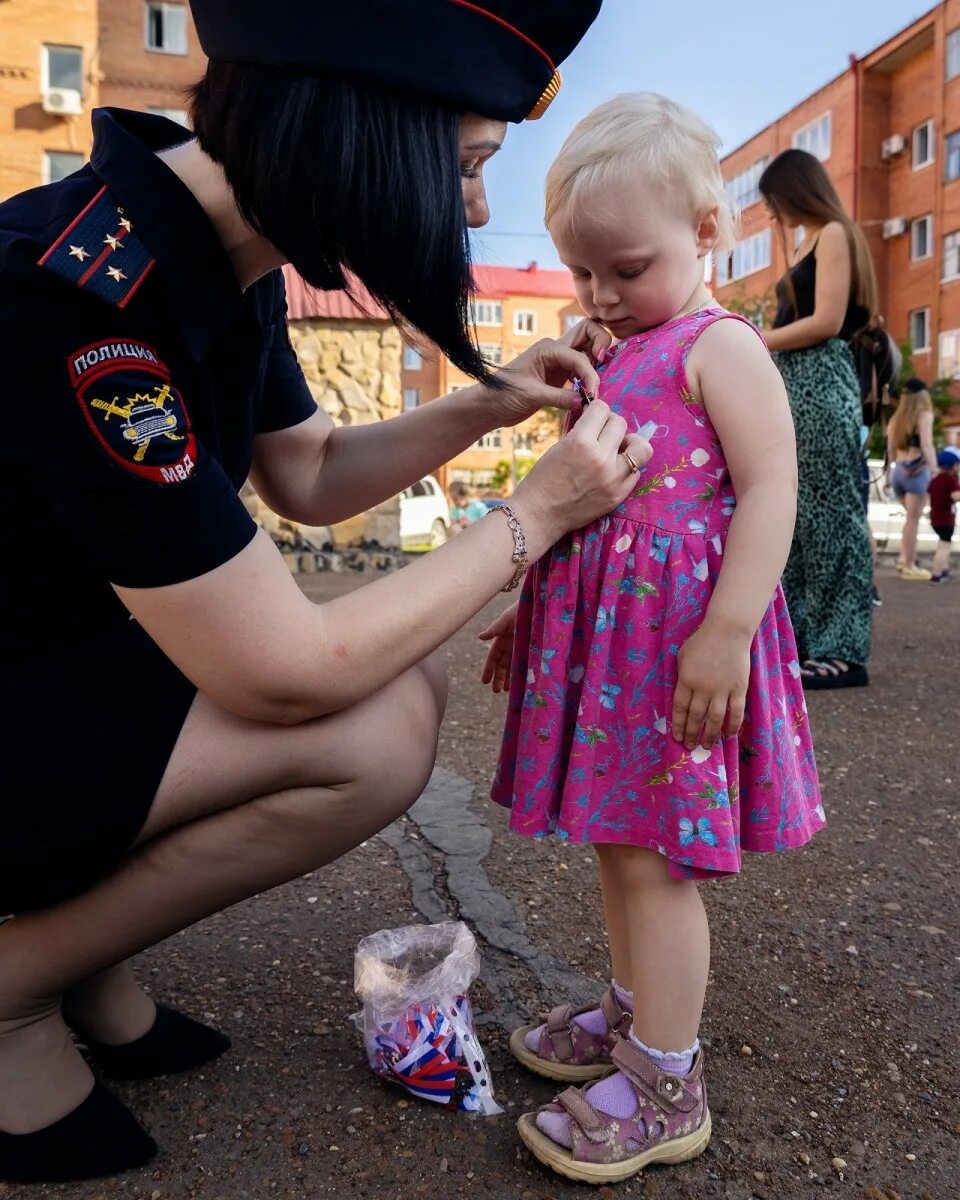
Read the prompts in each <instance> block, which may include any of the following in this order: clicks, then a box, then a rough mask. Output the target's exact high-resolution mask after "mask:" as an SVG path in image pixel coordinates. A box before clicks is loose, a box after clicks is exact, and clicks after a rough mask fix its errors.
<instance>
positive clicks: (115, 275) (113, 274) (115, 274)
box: [107, 267, 126, 283]
mask: <svg viewBox="0 0 960 1200" xmlns="http://www.w3.org/2000/svg"><path fill="white" fill-rule="evenodd" d="M107 274H108V275H109V276H110V278H111V279H115V280H116V281H117V283H119V282H120V280H121V279H126V275H124V273H123V272H122V271H121V270H120V268H119V267H107Z"/></svg>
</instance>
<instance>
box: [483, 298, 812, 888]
mask: <svg viewBox="0 0 960 1200" xmlns="http://www.w3.org/2000/svg"><path fill="white" fill-rule="evenodd" d="M724 319H740V318H731V315H730V314H729V313H725V312H723V311H722V310H719V309H716V308H712V309H707V310H705V311H701V312H698V313H692V314H690V315H688V316H685V317H680V318H677V319H676V320H674V321H670V322H668V323H667V324H666V325H662V326H660V327H659V328H657V329H654V330H651V331H649V332H647V333H644V334H638V335H637V336H635V337H632V338H627V339H626V340H625V341H623V342H620V343H619V344H618V345H617V346H616V347H615V348H614V350H613V352H612V353H611V355H610V357H609V358H608V360H607V362H606V363H605V364H604V367H603V369H602V371H601V377H602V385H603V386H602V389H601V392H602V396H603V399H604V400H605V401H606V402H607V403H608V404H609V405H610V406H611V408H613V410H614V411H615V412H618V413H620V414H621V415H622V416H623V417H624V418H625V419H626V421H627V423H628V425H629V427H630V429H631V432H639V433H642V434H643V435H644V436H646V437H647V438H649V439H650V442H651V445H652V446H653V457H652V458H651V459H650V461H649V462H648V463H647V464H646V466H645V467H644V469H643V470H642V472H641V474H640V475H639V477H638V482H637V487H636V489H635V490H634V492H633V494H632V495H631V496H630V497H629V498H628V499H627V500H625V501H624V502H623V503H622V504H621V505H620V506H619V507H618V508H617V509H615V510H614V512H613V513H611V515H610V516H608V517H604V518H603V519H602V520H600V521H596V522H594V523H593V524H592V525H589V526H588V527H587V528H586V529H582V530H580V531H579V532H577V533H573V534H568V535H567V536H566V537H565V538H563V539H562V540H561V541H560V542H558V543H557V545H556V546H554V548H553V549H552V550H551V551H550V552H549V553H548V554H546V555H545V556H544V557H543V558H542V559H541V560H540V561H539V562H538V563H535V564H534V566H533V567H531V569H530V571H529V572H528V573H527V578H526V581H525V583H524V586H523V591H522V593H521V597H520V606H519V612H518V618H517V628H516V635H515V640H514V652H513V667H512V673H511V686H510V696H509V709H508V714H507V721H506V729H505V731H504V736H503V746H502V749H501V753H500V762H499V765H498V768H497V774H496V778H495V780H494V784H493V798H494V800H496V801H497V802H498V803H499V804H503V805H506V806H507V807H510V808H511V809H512V814H511V820H510V827H511V829H513V830H514V831H515V832H516V833H521V834H525V835H527V836H529V837H545V836H546V835H547V834H549V833H556V834H557V836H558V837H561V838H564V839H567V840H569V841H573V842H621V843H626V844H629V845H634V846H644V847H649V848H650V849H653V850H656V851H659V853H661V854H663V855H665V856H666V857H667V858H668V859H669V861H670V872H671V874H673V875H675V876H677V877H678V878H691V877H692V878H709V877H711V876H712V875H714V874H717V873H731V872H736V871H739V870H740V865H741V850H742V849H747V850H755V851H774V850H787V849H790V848H792V847H794V846H799V845H801V844H803V843H804V842H807V841H809V839H810V838H811V837H812V836H813V834H814V833H816V831H817V830H818V829H820V828H821V827H822V826H823V825H824V823H825V817H824V813H823V808H822V806H821V803H820V790H819V783H818V779H817V769H816V762H815V760H814V754H813V747H812V744H811V739H810V728H809V725H808V723H807V710H806V705H805V703H804V696H803V688H802V686H801V682H800V666H799V663H798V661H797V650H796V645H795V643H794V639H793V630H792V628H791V625H790V618H789V615H788V613H787V608H786V604H785V602H784V599H783V593H782V592H781V590H780V588H779V586H778V587H777V590H776V592H775V594H774V596H773V599H772V600H771V602H770V606H769V607H768V609H767V611H766V613H765V615H764V617H763V620H762V622H761V624H760V628H759V629H758V631H757V634H756V636H755V638H754V640H753V645H752V649H751V671H750V683H749V688H748V691H747V703H746V719H745V721H744V724H743V728H742V729H741V731H740V733H739V735H738V736H736V737H732V738H726V739H724V740H722V741H721V742H718V743H717V745H715V746H714V748H713V750H706V749H704V748H703V747H697V748H696V749H694V750H692V751H687V750H686V749H685V748H684V747H683V745H681V744H680V743H678V742H676V741H674V739H673V736H672V734H671V732H670V716H671V712H672V708H673V693H674V689H675V687H676V682H677V652H678V651H679V650H680V647H681V646H682V645H683V644H684V642H685V641H686V640H687V638H688V637H689V636H690V635H691V634H692V633H693V632H694V631H695V630H696V629H697V628H698V626H699V625H700V623H701V622H702V620H703V618H704V614H705V613H706V609H707V603H708V601H709V599H710V596H711V593H712V591H713V588H714V585H715V584H716V581H717V578H718V576H719V574H720V567H721V564H722V562H723V549H724V542H725V540H726V535H727V530H728V528H729V525H730V521H731V519H732V517H733V512H734V506H735V504H736V498H735V496H734V492H733V486H732V483H731V480H730V473H729V470H728V469H727V465H726V463H725V461H724V457H723V448H722V447H721V445H720V442H719V439H718V438H717V434H716V432H715V430H714V429H713V426H712V425H711V424H710V419H709V417H708V416H707V413H706V410H705V408H704V406H703V405H702V404H701V403H700V402H699V401H698V400H696V399H695V397H694V396H693V395H692V393H691V391H690V388H689V385H688V382H687V375H686V368H685V364H686V359H687V355H688V354H689V352H690V349H691V347H692V346H693V344H694V342H695V341H696V339H697V337H698V336H699V335H700V334H701V333H702V332H703V330H704V329H706V328H708V327H709V326H710V325H712V324H713V323H714V322H715V321H719V320H724Z"/></svg>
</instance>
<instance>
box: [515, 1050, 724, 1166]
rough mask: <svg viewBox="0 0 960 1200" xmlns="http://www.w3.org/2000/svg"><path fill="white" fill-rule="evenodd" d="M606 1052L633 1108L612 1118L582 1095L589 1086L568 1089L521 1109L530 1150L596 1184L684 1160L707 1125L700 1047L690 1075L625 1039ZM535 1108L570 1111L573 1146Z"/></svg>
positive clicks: (700, 1144) (702, 1146)
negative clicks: (667, 1067) (531, 1109)
mask: <svg viewBox="0 0 960 1200" xmlns="http://www.w3.org/2000/svg"><path fill="white" fill-rule="evenodd" d="M611 1057H612V1059H613V1066H614V1067H615V1068H616V1069H617V1070H619V1071H620V1072H621V1073H622V1074H623V1075H624V1076H625V1077H626V1081H627V1084H628V1085H629V1087H630V1088H631V1089H632V1091H633V1093H634V1095H635V1097H636V1111H635V1112H634V1113H633V1115H632V1116H630V1117H611V1116H608V1115H607V1114H605V1113H601V1112H598V1111H597V1110H596V1109H595V1108H594V1107H593V1105H592V1104H591V1103H590V1101H589V1100H587V1099H586V1097H585V1095H584V1092H585V1091H586V1089H583V1088H581V1089H577V1088H567V1090H566V1091H565V1092H561V1093H560V1095H559V1096H557V1098H556V1099H555V1100H554V1102H553V1103H552V1104H547V1105H545V1106H544V1107H543V1108H541V1109H540V1110H539V1113H524V1115H523V1116H522V1117H521V1118H520V1120H519V1121H518V1123H517V1129H518V1131H519V1133H520V1137H521V1139H522V1141H523V1143H524V1145H525V1146H526V1147H527V1149H528V1150H529V1151H530V1152H531V1153H532V1154H533V1155H534V1156H535V1157H536V1158H538V1159H539V1160H540V1162H542V1163H543V1164H544V1165H545V1166H548V1167H550V1169H551V1170H553V1171H556V1172H557V1173H558V1174H560V1175H565V1176H566V1177H567V1178H568V1179H575V1180H577V1181H578V1182H582V1183H595V1184H603V1183H619V1182H620V1181H621V1180H624V1179H629V1178H630V1176H632V1175H636V1173H637V1172H638V1171H641V1170H643V1168H644V1167H646V1166H649V1165H650V1164H651V1163H658V1162H659V1163H680V1162H686V1161H687V1160H688V1159H691V1158H696V1157H697V1156H698V1155H699V1154H702V1153H703V1151H704V1150H706V1148H707V1144H708V1143H709V1141H710V1129H711V1123H710V1110H709V1109H708V1108H707V1091H706V1087H705V1085H704V1082H703V1051H702V1050H698V1051H697V1054H696V1057H695V1058H694V1060H693V1066H692V1068H691V1069H690V1073H689V1074H688V1075H671V1074H669V1073H668V1072H664V1071H661V1070H658V1068H657V1066H656V1065H655V1064H654V1063H653V1062H652V1061H651V1060H650V1059H649V1058H648V1057H647V1055H645V1054H644V1053H643V1051H642V1050H640V1049H639V1048H638V1047H637V1046H635V1045H634V1043H633V1042H631V1041H630V1040H629V1039H627V1038H623V1039H621V1040H620V1041H619V1042H618V1043H617V1045H616V1046H615V1047H614V1050H613V1054H612V1056H611ZM540 1114H543V1115H544V1116H546V1115H547V1114H550V1116H551V1117H552V1118H556V1117H560V1118H569V1124H568V1130H569V1137H570V1141H571V1144H572V1149H570V1150H568V1149H567V1148H566V1147H565V1146H562V1145H561V1144H560V1143H559V1142H556V1141H554V1140H553V1138H551V1137H549V1136H548V1135H547V1134H546V1133H545V1132H544V1131H543V1129H541V1128H540V1126H539V1125H538V1123H537V1118H538V1116H539V1115H540ZM544 1123H545V1124H550V1123H552V1121H548V1122H544Z"/></svg>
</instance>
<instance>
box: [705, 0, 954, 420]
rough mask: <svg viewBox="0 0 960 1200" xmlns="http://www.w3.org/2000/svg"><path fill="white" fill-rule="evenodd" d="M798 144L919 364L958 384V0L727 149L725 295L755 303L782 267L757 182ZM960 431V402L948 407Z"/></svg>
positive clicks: (924, 372)
mask: <svg viewBox="0 0 960 1200" xmlns="http://www.w3.org/2000/svg"><path fill="white" fill-rule="evenodd" d="M791 146H799V147H801V148H802V149H805V150H809V151H810V152H811V153H813V154H816V155H817V157H818V158H820V159H821V160H822V162H823V163H824V165H825V166H826V168H827V170H828V172H829V173H830V176H831V178H832V179H833V181H834V183H835V184H836V186H837V189H838V191H839V192H840V195H841V197H842V198H843V201H844V203H845V204H846V205H847V207H848V208H849V210H850V212H851V213H852V214H853V215H854V216H855V218H856V219H857V221H858V222H859V223H860V225H861V227H862V228H863V230H864V232H865V233H866V235H867V238H868V240H869V243H870V248H871V251H872V254H873V261H874V265H875V267H876V272H877V282H878V286H879V311H880V312H881V313H882V314H883V316H884V317H885V319H886V321H887V327H888V329H889V330H890V332H891V334H892V335H893V336H894V337H895V338H896V339H897V340H898V341H903V340H904V339H908V338H909V340H910V342H911V343H912V346H913V354H914V369H915V371H916V373H917V374H918V375H920V376H921V377H923V378H925V379H927V380H934V379H938V378H950V379H954V380H957V381H958V387H957V394H958V395H960V0H944V2H943V3H940V4H938V5H937V6H936V7H935V8H932V9H931V10H930V11H929V12H928V13H926V14H925V15H924V16H922V17H920V18H919V19H918V20H916V21H915V22H914V23H913V24H912V25H909V26H908V27H907V28H906V29H904V30H902V31H901V32H900V33H898V34H897V35H896V36H895V37H893V38H891V39H890V40H889V41H887V42H885V43H884V44H883V45H882V46H879V47H878V48H877V49H876V50H874V51H872V52H871V53H869V54H867V55H865V56H864V57H863V58H860V59H857V58H854V57H851V59H850V65H849V69H848V70H847V71H845V72H844V73H843V74H842V75H839V76H837V78H835V79H833V80H831V81H830V82H829V83H827V84H826V85H825V86H824V87H823V88H821V89H820V90H819V91H818V92H815V93H814V94H813V95H812V96H808V97H807V99H805V100H803V101H802V102H801V103H800V104H798V105H797V106H796V107H795V108H794V109H792V110H791V111H790V112H789V113H787V114H785V115H784V116H782V117H781V118H779V120H777V121H774V122H773V123H772V124H771V125H768V126H767V127H766V129H763V130H762V131H761V132H760V133H758V134H757V135H756V136H755V137H753V138H751V139H750V141H749V142H746V143H745V144H744V145H742V146H739V147H738V148H737V149H736V150H734V151H733V152H732V153H731V154H729V155H727V156H726V158H725V159H724V160H723V172H724V177H725V178H726V180H727V183H728V187H729V189H730V192H731V195H732V196H733V198H734V200H735V201H736V202H737V204H738V205H739V206H740V208H741V209H742V212H743V231H742V235H741V240H740V242H739V243H738V244H737V247H736V249H735V250H734V252H733V253H732V254H731V255H730V256H729V258H726V259H724V260H722V261H720V262H718V263H717V264H716V269H715V277H714V290H715V292H716V294H717V296H718V298H719V299H720V300H721V301H722V302H729V301H730V300H737V301H739V302H741V303H746V304H747V305H748V306H753V305H754V304H756V307H757V309H758V310H760V309H761V308H762V307H763V302H764V300H766V301H769V297H770V294H771V293H772V289H773V287H774V284H775V283H776V280H777V279H778V278H779V277H780V275H782V274H783V271H784V269H785V262H784V254H783V250H782V248H781V246H780V245H779V239H778V236H777V233H776V231H775V230H774V229H773V228H772V227H771V225H770V222H769V219H768V218H767V215H766V213H765V210H764V206H763V204H762V202H761V198H760V194H759V192H758V190H757V182H758V180H759V178H760V175H761V173H762V171H763V168H764V167H765V166H766V164H767V163H768V162H769V161H770V159H771V158H772V157H774V156H775V155H776V154H778V153H779V152H780V151H781V150H785V149H787V148H788V147H791ZM948 427H949V436H951V437H957V436H958V435H960V409H957V410H954V412H953V413H951V414H949V417H948Z"/></svg>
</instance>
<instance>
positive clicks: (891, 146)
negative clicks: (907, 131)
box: [880, 133, 907, 159]
mask: <svg viewBox="0 0 960 1200" xmlns="http://www.w3.org/2000/svg"><path fill="white" fill-rule="evenodd" d="M906 148H907V139H906V138H905V137H904V136H903V134H902V133H895V134H894V135H893V136H892V137H888V138H884V139H883V144H882V145H881V147H880V157H881V158H884V159H886V158H896V157H897V155H898V154H902V153H903V152H904V150H906Z"/></svg>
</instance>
